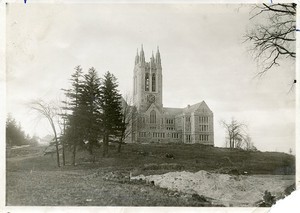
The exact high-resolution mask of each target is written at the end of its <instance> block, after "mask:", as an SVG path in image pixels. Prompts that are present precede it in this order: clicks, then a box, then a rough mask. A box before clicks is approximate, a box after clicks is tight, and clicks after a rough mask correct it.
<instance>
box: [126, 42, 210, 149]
mask: <svg viewBox="0 0 300 213" xmlns="http://www.w3.org/2000/svg"><path fill="white" fill-rule="evenodd" d="M134 64H135V65H134V71H133V107H134V108H135V111H136V113H134V114H133V118H132V121H135V122H130V123H131V124H130V128H131V131H130V132H131V134H130V136H129V137H128V138H127V139H126V141H127V142H133V143H185V144H193V143H200V144H204V145H211V146H213V145H214V126H213V125H214V124H213V112H212V111H211V110H210V109H209V107H208V106H207V104H206V103H205V101H202V102H199V103H196V104H194V105H187V107H185V108H169V107H163V91H162V88H163V85H162V84H163V79H162V65H161V57H160V52H159V49H158V48H157V52H156V54H155V57H154V54H153V53H152V56H151V58H150V61H149V62H146V61H145V54H144V50H143V46H142V48H141V50H140V53H138V52H137V55H136V57H135V63H134Z"/></svg>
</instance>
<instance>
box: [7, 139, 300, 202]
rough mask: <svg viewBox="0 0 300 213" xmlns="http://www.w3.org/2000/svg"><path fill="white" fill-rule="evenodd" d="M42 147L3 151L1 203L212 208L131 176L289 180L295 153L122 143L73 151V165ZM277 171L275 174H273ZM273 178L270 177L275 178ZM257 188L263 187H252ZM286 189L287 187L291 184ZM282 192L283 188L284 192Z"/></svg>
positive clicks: (200, 198)
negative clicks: (105, 150)
mask: <svg viewBox="0 0 300 213" xmlns="http://www.w3.org/2000/svg"><path fill="white" fill-rule="evenodd" d="M44 149H45V147H42V146H39V147H25V148H22V149H14V150H9V149H7V164H6V167H7V168H6V171H7V172H6V204H7V205H13V206H14V205H33V206H45V205H47V206H57V205H62V206H67V205H68V206H78V205H80V206H81V205H82V206H216V204H214V205H213V204H212V202H211V200H210V199H209V198H207V197H205V195H204V196H199V195H196V194H189V193H183V192H176V191H172V190H167V189H163V188H160V187H158V186H156V185H154V184H151V183H146V182H144V181H130V176H133V175H140V174H143V175H156V174H164V173H167V172H175V171H189V172H197V171H199V170H205V171H208V172H212V173H222V174H230V175H232V176H233V177H237V176H239V175H248V176H252V175H268V176H270V175H275V176H276V178H277V179H278V177H279V176H281V177H283V178H282V179H286V180H289V181H290V182H294V176H293V175H294V173H295V157H294V156H291V155H288V154H284V153H275V152H247V151H243V150H230V149H226V148H214V147H207V146H201V145H179V144H178V145H169V144H145V145H142V144H126V145H124V146H123V147H122V152H121V153H117V150H116V149H115V148H114V147H110V150H109V153H110V154H109V157H107V158H102V156H101V149H99V150H97V152H96V162H95V163H92V162H91V159H92V156H90V155H89V153H88V152H86V151H84V150H81V151H78V156H77V163H78V164H77V165H76V166H75V167H74V166H72V165H70V159H71V158H70V153H67V162H66V163H67V164H66V166H62V167H60V168H58V167H57V166H56V156H55V155H54V156H51V155H45V156H44V155H43V151H44ZM278 175H279V176H278ZM275 176H274V177H275ZM257 187H262V186H257ZM290 188H291V187H290ZM283 193H284V192H283Z"/></svg>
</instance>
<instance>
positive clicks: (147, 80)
mask: <svg viewBox="0 0 300 213" xmlns="http://www.w3.org/2000/svg"><path fill="white" fill-rule="evenodd" d="M145 91H149V73H146V76H145Z"/></svg>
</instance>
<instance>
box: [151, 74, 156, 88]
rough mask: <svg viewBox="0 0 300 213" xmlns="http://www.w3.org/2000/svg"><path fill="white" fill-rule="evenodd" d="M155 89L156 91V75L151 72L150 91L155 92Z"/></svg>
mask: <svg viewBox="0 0 300 213" xmlns="http://www.w3.org/2000/svg"><path fill="white" fill-rule="evenodd" d="M155 91H156V76H155V74H154V73H153V74H152V92H155Z"/></svg>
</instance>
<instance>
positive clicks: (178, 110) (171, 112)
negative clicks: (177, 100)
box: [163, 107, 183, 115]
mask: <svg viewBox="0 0 300 213" xmlns="http://www.w3.org/2000/svg"><path fill="white" fill-rule="evenodd" d="M163 111H164V113H165V114H166V115H178V114H181V113H182V111H183V108H171V107H164V108H163Z"/></svg>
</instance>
